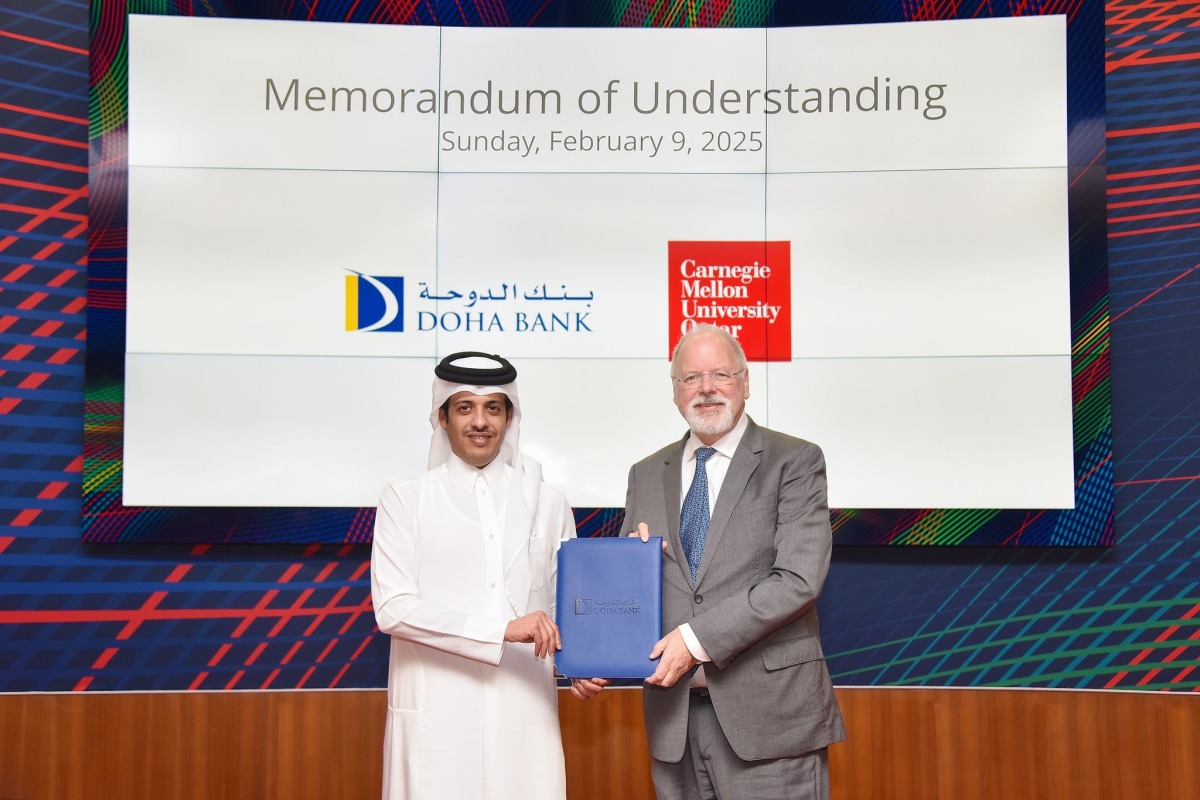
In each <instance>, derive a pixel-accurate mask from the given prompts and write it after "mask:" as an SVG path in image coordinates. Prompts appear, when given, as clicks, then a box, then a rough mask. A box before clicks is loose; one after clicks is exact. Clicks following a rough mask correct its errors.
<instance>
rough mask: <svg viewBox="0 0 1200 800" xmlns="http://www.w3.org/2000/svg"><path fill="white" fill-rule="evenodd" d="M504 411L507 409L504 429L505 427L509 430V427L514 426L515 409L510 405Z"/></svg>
mask: <svg viewBox="0 0 1200 800" xmlns="http://www.w3.org/2000/svg"><path fill="white" fill-rule="evenodd" d="M504 411H505V415H504V417H505V419H504V429H505V430H508V429H509V428H511V427H512V415H513V410H512V407H511V406H509V407H508V408H506V409H504Z"/></svg>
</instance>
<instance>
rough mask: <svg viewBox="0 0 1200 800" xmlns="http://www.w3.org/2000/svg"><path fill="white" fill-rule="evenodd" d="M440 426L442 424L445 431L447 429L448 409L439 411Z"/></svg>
mask: <svg viewBox="0 0 1200 800" xmlns="http://www.w3.org/2000/svg"><path fill="white" fill-rule="evenodd" d="M438 424H440V425H441V426H442V428H443V429H445V428H446V427H447V420H446V409H444V408H439V409H438Z"/></svg>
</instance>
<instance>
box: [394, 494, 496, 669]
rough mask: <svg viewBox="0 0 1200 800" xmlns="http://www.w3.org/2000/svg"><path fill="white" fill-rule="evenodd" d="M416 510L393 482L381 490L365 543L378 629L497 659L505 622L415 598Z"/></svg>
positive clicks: (451, 650)
mask: <svg viewBox="0 0 1200 800" xmlns="http://www.w3.org/2000/svg"><path fill="white" fill-rule="evenodd" d="M416 545H417V520H416V510H415V508H413V507H412V502H411V499H408V498H406V497H405V496H403V495H402V494H401V493H400V492H398V491H396V488H395V487H394V486H388V487H387V488H385V489H384V490H383V496H382V497H381V498H380V500H379V508H378V509H377V510H376V514H375V539H374V543H373V544H372V545H371V600H372V602H373V603H374V606H375V620H376V622H377V623H378V624H379V630H380V631H382V632H383V633H386V634H389V635H391V636H398V637H400V638H402V639H407V640H409V641H412V642H417V643H419V644H423V645H428V646H429V647H434V648H437V649H438V650H444V651H446V652H449V653H456V654H458V655H462V656H465V657H467V658H472V659H475V660H476V661H483V662H486V663H488V664H499V663H500V656H501V655H502V653H503V650H504V631H505V627H506V626H507V622H506V621H505V620H502V619H492V618H489V617H485V616H483V615H481V614H470V613H466V612H463V611H459V610H458V609H453V608H447V607H446V606H443V605H439V604H437V603H431V602H428V601H426V600H424V599H422V598H421V596H420V595H419V594H418V592H417V586H418V583H417V579H418V576H419V575H420V570H421V565H420V564H419V563H418V558H417V548H416Z"/></svg>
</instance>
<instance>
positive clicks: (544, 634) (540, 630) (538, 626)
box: [504, 611, 562, 658]
mask: <svg viewBox="0 0 1200 800" xmlns="http://www.w3.org/2000/svg"><path fill="white" fill-rule="evenodd" d="M504 641H506V642H520V643H524V642H533V654H534V655H535V656H537V657H538V658H545V657H546V656H548V655H550V654H551V653H553V652H554V651H555V650H562V636H561V635H560V634H559V632H558V626H557V625H555V624H554V620H552V619H550V615H549V614H547V613H546V612H545V611H534V612H533V613H532V614H526V615H525V616H523V617H517V618H516V619H514V620H512V621H511V622H509V623H508V625H507V626H506V627H505V628H504Z"/></svg>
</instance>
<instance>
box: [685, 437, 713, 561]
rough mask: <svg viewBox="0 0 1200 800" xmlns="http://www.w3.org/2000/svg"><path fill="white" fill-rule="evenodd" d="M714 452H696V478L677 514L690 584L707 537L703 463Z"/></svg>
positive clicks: (705, 478) (700, 450)
mask: <svg viewBox="0 0 1200 800" xmlns="http://www.w3.org/2000/svg"><path fill="white" fill-rule="evenodd" d="M715 452H717V449H716V448H715V447H701V448H698V449H697V450H696V476H695V477H694V478H692V486H691V488H689V489H688V493H687V496H686V497H684V498H683V509H682V510H681V511H680V512H679V538H680V540H682V542H683V553H684V555H686V556H687V560H688V568H689V569H691V571H692V583H695V582H696V570H698V569H699V568H700V556H701V555H702V554H703V553H704V540H705V538H706V537H707V536H708V470H707V469H706V468H705V466H704V463H705V462H706V461H708V458H709V456H711V455H712V454H713V453H715Z"/></svg>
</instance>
